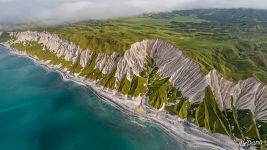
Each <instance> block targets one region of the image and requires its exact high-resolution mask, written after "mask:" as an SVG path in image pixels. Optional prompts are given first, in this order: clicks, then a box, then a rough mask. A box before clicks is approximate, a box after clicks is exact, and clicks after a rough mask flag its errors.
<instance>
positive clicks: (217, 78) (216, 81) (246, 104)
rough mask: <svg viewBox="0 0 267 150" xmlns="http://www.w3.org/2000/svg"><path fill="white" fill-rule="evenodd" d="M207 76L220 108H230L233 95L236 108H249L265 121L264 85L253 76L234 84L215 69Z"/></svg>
mask: <svg viewBox="0 0 267 150" xmlns="http://www.w3.org/2000/svg"><path fill="white" fill-rule="evenodd" d="M207 77H208V82H209V85H210V87H211V88H212V91H213V93H214V95H215V97H216V100H217V104H218V106H219V108H220V109H221V110H223V109H231V97H233V105H234V106H235V107H236V108H237V109H250V110H251V112H252V113H253V114H254V116H255V118H256V119H257V120H264V121H267V87H266V85H263V84H262V83H260V82H259V81H258V80H256V79H255V78H248V79H246V80H241V81H239V82H238V83H236V84H235V83H233V82H231V81H228V80H226V79H224V78H223V77H222V76H221V75H220V74H219V73H218V72H216V70H212V71H211V72H210V73H209V74H208V75H207Z"/></svg>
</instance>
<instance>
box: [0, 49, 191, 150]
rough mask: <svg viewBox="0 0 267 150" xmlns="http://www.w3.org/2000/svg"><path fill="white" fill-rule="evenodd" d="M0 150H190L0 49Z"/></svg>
mask: <svg viewBox="0 0 267 150" xmlns="http://www.w3.org/2000/svg"><path fill="white" fill-rule="evenodd" d="M0 94H1V95H0V150H175V149H177V150H180V149H192V148H189V147H187V146H185V145H184V144H182V143H179V142H177V141H175V140H174V139H172V138H171V137H170V136H168V135H167V134H165V133H164V132H163V131H162V129H160V128H158V127H157V126H156V125H154V124H152V123H149V122H144V121H141V120H139V119H138V118H136V117H133V116H129V115H127V114H126V113H123V112H121V111H119V110H117V109H116V108H114V107H112V106H110V105H109V104H107V103H106V102H104V101H102V100H101V99H100V98H98V97H96V96H95V95H94V94H93V93H92V92H91V91H90V90H88V89H87V88H85V87H84V86H81V85H78V84H76V83H74V82H71V81H64V80H63V79H62V78H61V76H60V75H59V74H58V73H56V72H51V71H48V70H46V69H44V68H43V67H41V66H39V65H36V64H34V63H33V62H32V60H29V59H27V58H24V57H19V56H14V55H11V54H9V53H8V50H6V49H5V48H4V47H0Z"/></svg>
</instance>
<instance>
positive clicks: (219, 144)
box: [1, 44, 242, 150]
mask: <svg viewBox="0 0 267 150" xmlns="http://www.w3.org/2000/svg"><path fill="white" fill-rule="evenodd" d="M1 45H2V46H4V47H5V48H6V49H8V50H9V52H10V53H11V54H13V55H17V56H22V57H26V58H28V59H31V60H32V61H33V62H34V63H35V64H37V65H40V66H42V67H44V68H45V69H46V70H48V71H54V72H57V73H59V74H60V75H61V77H62V79H63V80H65V81H66V80H69V81H73V82H75V83H77V84H80V85H84V86H86V87H87V88H88V89H89V90H90V91H92V92H93V93H94V94H95V95H96V96H98V97H99V98H101V99H102V100H104V101H105V102H107V103H109V104H110V105H112V106H114V107H116V108H117V109H119V110H121V111H122V112H126V113H128V114H130V115H133V116H137V117H139V118H141V119H143V120H145V121H149V122H152V123H154V124H157V125H158V126H159V127H160V128H161V129H163V130H164V131H165V132H166V133H167V134H169V135H171V136H172V137H174V138H175V140H177V141H179V142H182V143H184V144H185V145H189V146H191V147H195V148H198V147H199V148H203V147H204V148H211V149H222V150H224V149H242V148H240V147H239V146H238V144H237V143H236V142H234V141H233V140H231V139H230V138H229V137H228V136H226V135H222V134H217V133H209V132H208V131H207V130H205V129H203V128H199V127H197V126H195V125H194V124H192V123H188V122H186V121H183V120H180V119H179V118H178V117H176V116H173V115H170V114H167V113H166V111H160V112H159V111H157V110H155V109H153V108H152V107H150V106H149V105H148V104H146V99H145V97H137V98H133V97H130V96H125V95H122V94H120V93H119V92H117V91H114V90H110V89H107V88H104V87H103V86H101V85H99V84H97V82H96V81H92V80H89V79H85V78H83V77H80V76H78V75H75V74H70V73H69V72H68V71H64V70H62V69H60V68H59V67H58V66H57V65H56V66H54V65H49V64H48V62H47V61H41V60H38V58H35V57H32V56H29V55H27V54H26V53H23V52H20V51H17V50H15V49H12V48H10V47H9V46H8V45H5V44H1ZM140 108H141V109H142V111H140V112H139V111H136V110H137V109H140ZM144 111H145V112H144Z"/></svg>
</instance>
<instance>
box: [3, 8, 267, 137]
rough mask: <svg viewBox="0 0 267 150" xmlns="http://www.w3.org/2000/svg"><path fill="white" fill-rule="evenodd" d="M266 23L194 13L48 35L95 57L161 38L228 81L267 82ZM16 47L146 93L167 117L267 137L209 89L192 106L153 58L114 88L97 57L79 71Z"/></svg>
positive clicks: (80, 26)
mask: <svg viewBox="0 0 267 150" xmlns="http://www.w3.org/2000/svg"><path fill="white" fill-rule="evenodd" d="M258 14H261V15H258ZM247 20H250V21H247ZM264 21H267V13H266V12H265V11H263V12H262V11H254V10H194V11H178V12H173V13H162V14H150V15H145V16H140V17H131V18H123V19H112V20H105V21H91V22H81V23H77V24H70V25H64V26H57V27H50V28H47V29H46V30H48V31H50V32H52V33H57V34H60V35H61V36H62V37H63V38H65V39H68V40H70V41H74V42H76V43H77V44H80V45H81V47H82V48H87V47H89V48H91V49H94V50H95V53H98V52H100V51H101V52H102V51H104V52H106V53H111V52H113V51H116V52H119V53H123V52H124V50H126V49H127V48H129V46H130V44H132V43H134V42H137V41H141V40H143V39H145V38H161V39H164V40H166V41H168V42H170V43H172V44H173V45H175V46H176V47H179V48H181V49H182V50H183V51H184V52H185V53H186V54H187V55H188V56H189V57H191V58H192V59H194V60H195V61H197V62H199V64H200V66H201V67H202V70H203V71H204V72H207V71H209V70H210V69H212V68H216V69H217V70H219V71H220V72H221V73H223V74H224V76H225V77H228V78H231V79H234V80H239V79H244V78H247V77H249V76H255V77H257V78H258V79H260V80H261V81H263V82H265V83H266V82H267V79H266V78H267V77H266V72H267V71H266V67H267V42H266V34H267V32H266V31H267V25H265V23H264ZM38 30H43V29H40V28H39V29H38ZM111 37H112V38H111ZM5 38H6V37H3V39H5ZM0 39H1V37H0ZM14 47H16V48H18V49H25V48H26V47H27V48H28V49H29V50H34V51H31V53H32V54H34V55H38V57H41V59H44V60H47V59H49V60H52V63H53V62H54V61H60V62H61V63H62V64H63V65H64V66H66V67H67V68H71V71H72V72H80V71H81V74H82V75H83V76H86V77H88V78H91V79H94V80H99V81H100V83H101V84H102V85H104V86H106V87H109V88H112V89H114V88H117V89H118V90H119V91H121V92H122V93H124V94H128V95H134V96H138V95H144V94H146V95H147V96H148V97H149V104H150V105H152V106H153V107H155V108H161V107H162V105H163V103H167V104H170V105H168V106H167V107H166V109H167V110H168V111H169V112H171V113H173V114H176V115H178V116H179V117H181V118H184V119H188V120H189V121H192V122H194V123H196V124H197V125H199V126H200V127H205V128H207V129H209V130H210V131H212V132H219V133H224V134H227V135H229V136H230V137H238V138H242V139H246V138H252V139H266V138H267V137H266V135H267V132H266V127H267V125H266V123H263V122H261V121H257V122H255V121H254V120H253V117H252V114H251V112H250V111H248V110H235V109H234V108H233V109H232V110H231V111H229V110H226V111H225V112H221V111H219V109H218V107H217V105H216V102H215V99H214V96H213V94H212V92H211V90H210V89H209V88H208V89H207V90H206V97H205V99H204V101H203V102H202V103H199V104H190V103H189V101H188V99H187V98H185V97H183V96H182V95H181V92H180V91H179V90H178V89H174V88H173V87H172V86H171V85H170V83H169V82H168V81H167V79H163V80H161V79H159V78H158V76H157V75H156V74H155V73H156V71H157V68H156V67H155V66H154V65H153V60H151V59H150V58H148V63H147V64H148V66H146V70H145V71H144V72H143V73H142V75H141V76H140V77H137V76H135V77H134V79H133V81H132V82H129V81H128V80H127V79H126V78H124V79H123V80H122V81H119V82H118V83H117V86H115V84H116V83H115V82H116V80H115V78H114V72H115V70H114V71H113V72H112V73H111V74H109V75H103V74H102V73H101V72H100V70H98V69H94V66H95V63H96V62H95V55H94V57H93V59H92V61H91V62H90V63H89V64H88V66H87V67H86V68H85V69H83V70H81V67H80V66H79V65H78V63H77V62H76V63H74V64H70V62H65V61H64V60H61V58H59V60H57V58H54V57H53V56H52V55H50V54H47V53H45V52H43V51H41V52H40V51H39V52H37V51H35V50H36V49H40V45H39V46H38V45H37V47H34V46H30V45H27V46H26V47H23V46H22V45H19V44H18V45H14ZM26 50H27V49H26ZM44 54H45V55H44ZM39 55H40V56H39ZM46 57H47V58H46Z"/></svg>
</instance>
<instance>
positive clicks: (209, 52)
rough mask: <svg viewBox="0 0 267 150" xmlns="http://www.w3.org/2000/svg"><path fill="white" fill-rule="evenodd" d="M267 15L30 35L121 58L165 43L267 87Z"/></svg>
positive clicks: (191, 14) (165, 16)
mask: <svg viewBox="0 0 267 150" xmlns="http://www.w3.org/2000/svg"><path fill="white" fill-rule="evenodd" d="M266 22H267V11H265V10H252V9H208V10H186V11H173V12H169V13H158V14H156V13H155V14H145V15H141V16H137V17H125V18H114V19H108V20H100V21H99V20H98V21H97V20H91V21H83V22H78V23H74V24H65V25H59V26H53V27H45V28H44V27H38V28H34V29H33V28H31V30H38V31H44V30H45V31H49V32H52V33H56V34H59V35H61V36H62V37H63V38H64V39H67V40H70V41H73V42H75V43H77V44H79V45H80V46H81V47H82V48H91V49H93V50H95V51H96V52H106V53H112V52H119V53H123V52H124V51H125V50H127V49H128V48H129V47H130V45H131V44H133V43H135V42H138V41H142V40H143V39H155V38H159V39H163V40H166V41H167V42H169V43H171V44H173V45H175V46H176V47H177V48H180V49H181V50H182V51H183V52H184V53H186V54H187V55H188V56H189V57H191V58H192V59H193V60H195V61H196V62H198V63H199V64H200V65H201V68H202V70H203V72H205V73H207V72H208V71H209V70H211V69H212V68H215V69H217V70H218V71H219V72H221V73H222V74H223V75H224V76H225V77H226V78H228V79H232V80H235V81H236V80H240V79H245V78H248V77H252V76H254V77H256V78H257V79H259V80H260V81H262V82H264V83H267V76H266V74H267V42H266V41H267V36H266V35H267V23H266Z"/></svg>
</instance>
